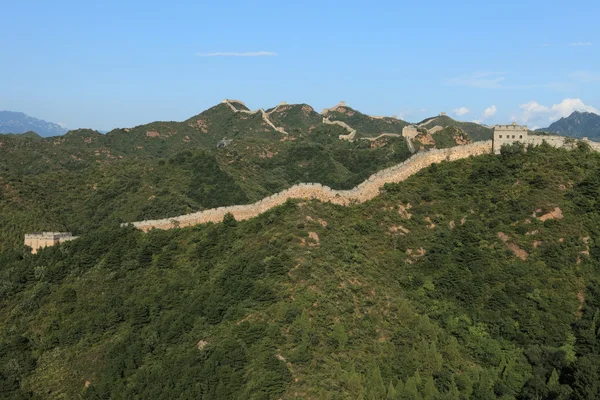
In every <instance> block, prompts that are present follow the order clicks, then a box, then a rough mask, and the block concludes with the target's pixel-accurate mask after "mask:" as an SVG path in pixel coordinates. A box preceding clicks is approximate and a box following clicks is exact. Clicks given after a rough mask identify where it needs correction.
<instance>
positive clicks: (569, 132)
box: [537, 111, 600, 140]
mask: <svg viewBox="0 0 600 400" xmlns="http://www.w3.org/2000/svg"><path fill="white" fill-rule="evenodd" d="M537 131H539V132H549V133H555V134H558V135H563V136H572V137H576V138H584V137H587V138H590V139H596V140H598V139H600V115H597V114H594V113H591V112H581V111H574V112H573V113H572V114H571V115H569V116H568V117H563V118H561V119H559V120H558V121H556V122H554V123H552V124H551V125H550V126H549V127H547V128H542V129H538V130H537Z"/></svg>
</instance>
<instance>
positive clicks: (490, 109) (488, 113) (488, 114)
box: [483, 106, 498, 119]
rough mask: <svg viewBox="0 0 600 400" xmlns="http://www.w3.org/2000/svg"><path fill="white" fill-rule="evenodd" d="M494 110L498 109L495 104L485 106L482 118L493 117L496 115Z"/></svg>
mask: <svg viewBox="0 0 600 400" xmlns="http://www.w3.org/2000/svg"><path fill="white" fill-rule="evenodd" d="M496 111H498V109H497V108H496V106H490V107H488V108H486V109H485V111H484V112H483V117H484V119H488V118H491V117H493V116H494V115H496Z"/></svg>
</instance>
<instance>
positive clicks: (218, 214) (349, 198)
mask: <svg viewBox="0 0 600 400" xmlns="http://www.w3.org/2000/svg"><path fill="white" fill-rule="evenodd" d="M491 152H492V141H491V140H490V141H485V142H476V143H473V144H469V145H465V146H456V147H451V148H449V149H442V150H437V149H436V150H431V151H428V152H425V153H419V154H415V155H414V156H412V157H411V158H409V159H407V160H406V161H404V162H403V163H401V164H398V165H395V166H393V167H390V168H387V169H384V170H382V171H379V172H377V173H376V174H374V175H371V176H370V177H369V178H368V179H367V180H366V181H364V182H363V183H361V184H360V185H358V186H356V187H355V188H353V189H350V190H334V189H331V188H330V187H327V186H323V185H321V184H319V183H301V184H299V185H294V186H292V187H290V188H289V189H286V190H284V191H282V192H279V193H277V194H274V195H272V196H269V197H266V198H264V199H262V200H260V201H257V202H256V203H253V204H247V205H239V206H230V207H219V208H213V209H210V210H205V211H200V212H196V213H193V214H186V215H180V216H177V217H173V218H164V219H158V220H148V221H138V222H133V223H132V224H133V226H135V227H136V228H138V229H141V230H143V231H145V232H147V231H149V230H150V229H153V228H155V229H171V228H175V227H185V226H193V225H198V224H205V223H207V222H213V223H218V222H222V221H223V217H224V216H225V215H226V214H227V213H231V214H233V216H234V217H235V219H236V220H238V221H241V220H246V219H250V218H253V217H256V216H258V215H260V214H262V213H264V212H266V211H268V210H270V209H272V208H273V207H277V206H280V205H282V204H283V203H285V202H286V201H287V200H288V199H316V200H320V201H322V202H331V203H334V204H340V205H349V204H352V203H362V202H365V201H367V200H370V199H372V198H374V197H376V196H377V195H379V193H380V189H381V187H382V186H383V185H384V184H386V183H392V182H401V181H403V180H405V179H406V178H408V177H410V176H411V175H414V174H416V173H417V172H419V171H420V170H422V169H423V168H426V167H428V166H430V165H431V164H434V163H439V162H442V161H444V160H447V161H454V160H459V159H461V158H466V157H469V156H477V155H481V154H488V153H491ZM123 225H127V224H123Z"/></svg>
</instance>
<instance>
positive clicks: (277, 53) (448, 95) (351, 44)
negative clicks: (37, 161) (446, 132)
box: [0, 0, 600, 130]
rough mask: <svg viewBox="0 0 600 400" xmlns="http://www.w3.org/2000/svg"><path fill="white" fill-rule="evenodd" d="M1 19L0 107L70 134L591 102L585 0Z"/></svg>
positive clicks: (51, 8)
mask: <svg viewBox="0 0 600 400" xmlns="http://www.w3.org/2000/svg"><path fill="white" fill-rule="evenodd" d="M0 10H1V13H2V17H1V19H2V24H1V25H0V110H11V111H23V112H25V113H26V114H29V115H31V116H33V117H37V118H42V119H46V120H49V121H53V122H60V123H63V124H65V125H66V126H67V127H68V128H70V129H74V128H79V127H90V128H94V129H105V130H108V129H111V128H115V127H128V126H135V125H139V124H143V123H146V122H150V121H154V120H183V119H187V118H188V117H190V116H192V115H195V114H197V113H199V112H201V111H202V110H204V109H206V108H208V107H210V106H212V105H214V104H216V103H218V102H219V101H220V100H222V99H223V98H236V99H240V100H243V101H245V102H246V104H247V105H248V106H249V107H250V108H253V109H254V108H258V107H264V108H267V107H270V106H274V105H275V104H277V103H279V102H280V101H287V102H288V103H308V104H310V105H312V106H313V107H315V108H316V109H317V110H320V109H321V108H323V107H329V106H332V105H334V104H336V103H337V102H338V101H340V100H345V101H346V102H347V103H348V104H349V105H350V106H352V107H354V108H356V109H358V110H361V111H363V112H365V113H368V114H373V115H399V116H401V117H403V118H404V119H407V120H410V121H418V120H421V119H423V118H425V117H428V116H432V115H436V114H438V113H439V112H441V111H446V112H448V114H449V115H451V116H456V117H457V118H458V119H462V120H467V121H472V120H478V121H482V122H483V123H486V124H494V123H506V122H510V121H511V120H517V121H519V122H521V123H527V124H529V126H547V125H548V124H549V123H550V122H551V121H552V120H555V119H558V118H560V116H563V115H568V114H570V112H571V111H573V110H575V109H579V110H588V111H597V110H598V109H600V51H599V47H600V27H599V26H600V25H599V23H598V16H599V15H600V2H598V1H597V0H596V1H571V2H569V3H567V2H563V1H560V2H559V1H555V0H546V1H537V0H533V1H532V0H526V1H525V0H520V1H511V0H508V1H506V0H505V1H502V2H483V1H454V2H448V1H426V0H425V1H411V2H406V1H371V2H365V1H343V2H342V1H312V0H305V1H301V2H300V1H298V2H292V1H282V0H279V1H254V2H248V1H233V0H230V1H219V2H217V1H210V2H207V1H176V0H172V1H143V2H142V1H126V0H121V1H112V0H105V1H92V0H89V1H81V0H78V1H71V0H68V1H63V0H54V1H52V2H49V1H30V0H19V1H8V0H0ZM242 55H243V56H242ZM467 111H468V112H467Z"/></svg>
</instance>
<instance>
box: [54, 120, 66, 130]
mask: <svg viewBox="0 0 600 400" xmlns="http://www.w3.org/2000/svg"><path fill="white" fill-rule="evenodd" d="M56 125H58V126H60V127H61V128H63V129H65V128H66V127H67V124H66V123H64V122H57V123H56Z"/></svg>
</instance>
